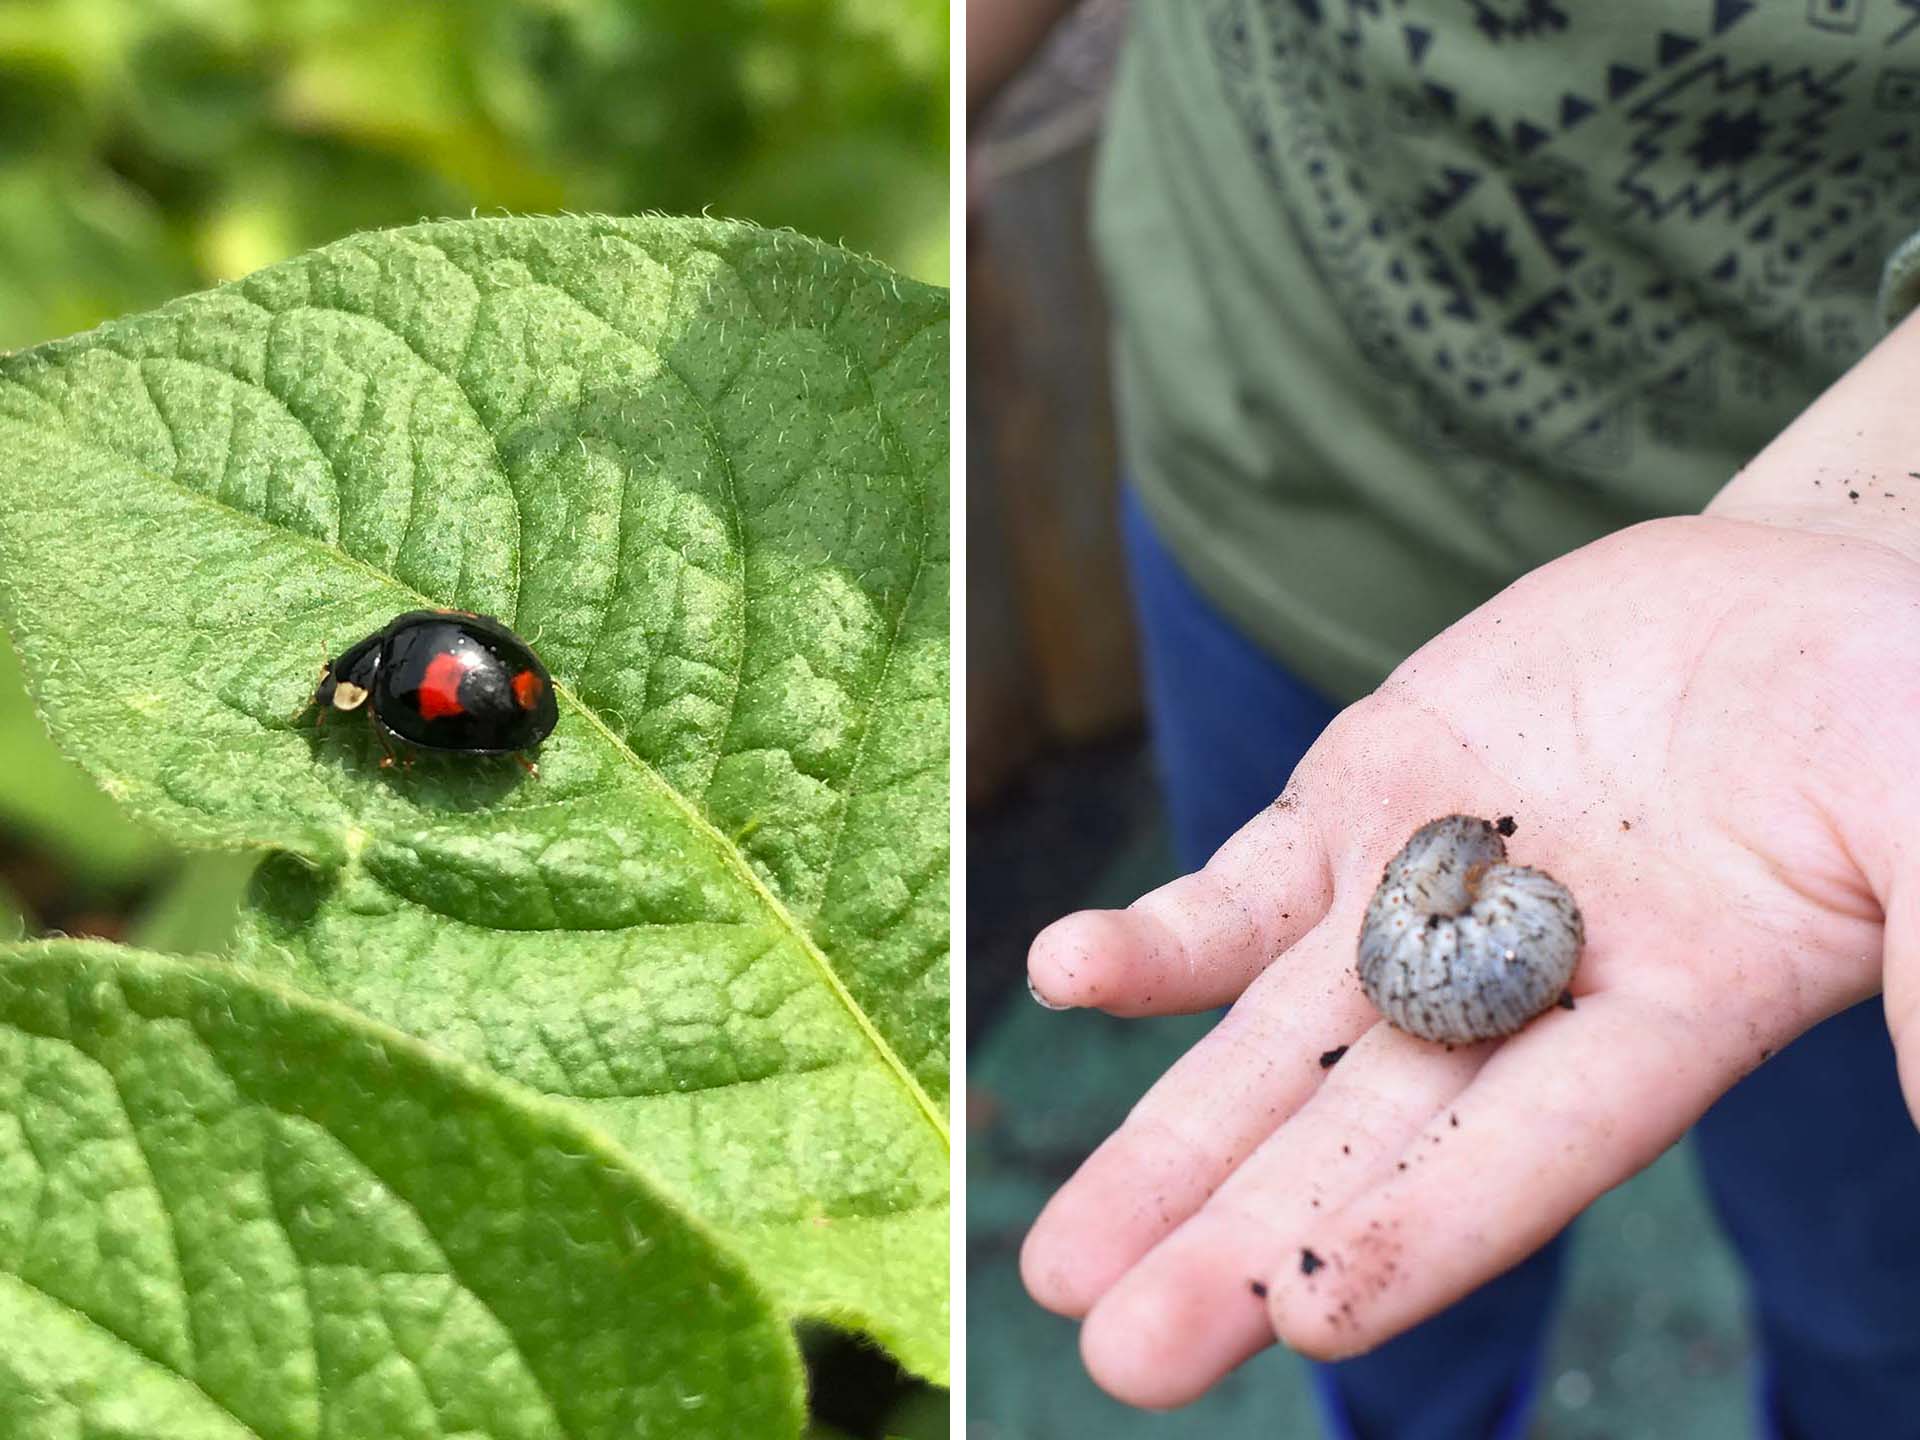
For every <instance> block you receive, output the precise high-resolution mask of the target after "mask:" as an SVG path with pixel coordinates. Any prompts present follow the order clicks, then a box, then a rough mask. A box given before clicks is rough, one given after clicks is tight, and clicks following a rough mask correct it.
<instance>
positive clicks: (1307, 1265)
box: [1300, 1250, 1327, 1275]
mask: <svg viewBox="0 0 1920 1440" xmlns="http://www.w3.org/2000/svg"><path fill="white" fill-rule="evenodd" d="M1326 1263H1327V1262H1326V1261H1324V1260H1322V1259H1321V1258H1320V1257H1319V1256H1318V1255H1316V1254H1314V1253H1313V1251H1311V1250H1302V1251H1301V1252H1300V1273H1301V1274H1302V1275H1311V1274H1312V1273H1313V1272H1314V1271H1316V1270H1318V1269H1319V1268H1320V1267H1321V1266H1322V1265H1324V1264H1326Z"/></svg>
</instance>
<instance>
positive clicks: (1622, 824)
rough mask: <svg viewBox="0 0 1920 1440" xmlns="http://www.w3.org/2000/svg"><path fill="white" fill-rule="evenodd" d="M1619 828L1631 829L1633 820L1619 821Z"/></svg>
mask: <svg viewBox="0 0 1920 1440" xmlns="http://www.w3.org/2000/svg"><path fill="white" fill-rule="evenodd" d="M1620 828H1621V829H1622V830H1631V829H1632V828H1633V822H1632V821H1631V820H1622V821H1621V822H1620Z"/></svg>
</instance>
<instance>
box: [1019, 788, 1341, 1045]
mask: <svg viewBox="0 0 1920 1440" xmlns="http://www.w3.org/2000/svg"><path fill="white" fill-rule="evenodd" d="M1282 798H1283V799H1285V797H1282ZM1331 898H1332V882H1331V879H1330V876H1329V872H1328V866H1327V859H1326V852H1325V851H1324V849H1323V848H1322V847H1321V845H1320V843H1319V841H1318V839H1317V838H1315V836H1314V833H1313V831H1312V828H1311V827H1310V826H1308V825H1305V824H1303V823H1301V821H1300V820H1299V819H1298V813H1297V811H1295V810H1294V809H1293V808H1292V806H1291V805H1288V806H1286V807H1285V808H1282V807H1281V804H1280V802H1275V804H1274V805H1270V806H1268V807H1267V809H1265V810H1263V811H1262V812H1261V813H1260V814H1259V815H1257V816H1255V817H1254V818H1253V819H1252V820H1250V821H1248V822H1247V824H1246V825H1244V826H1242V827H1241V829H1240V831H1239V832H1238V833H1237V834H1236V835H1234V836H1233V838H1232V839H1230V840H1228V841H1227V843H1226V844H1225V845H1223V846H1221V847H1220V849H1219V851H1218V852H1217V853H1216V854H1215V855H1214V857H1213V858H1212V859H1211V860H1209V861H1208V862H1207V863H1206V865H1205V866H1203V867H1202V868H1201V869H1199V870H1196V871H1194V872H1193V874H1191V875H1185V876H1182V877H1181V878H1180V879H1178V880H1175V881H1173V882H1172V883H1171V884H1168V885H1162V886H1161V887H1160V888H1159V889H1158V890H1155V891H1152V892H1151V893H1149V894H1147V895H1144V896H1142V897H1141V898H1140V899H1138V900H1136V901H1134V903H1133V904H1132V905H1130V906H1128V907H1127V908H1126V909H1125V910H1083V911H1081V912H1080V913H1079V914H1077V915H1069V916H1067V917H1066V918H1065V919H1064V920H1058V921H1055V922H1054V923H1053V924H1052V925H1050V926H1048V927H1047V928H1046V929H1045V930H1043V931H1041V932H1040V935H1039V937H1038V938H1037V939H1035V940H1034V942H1033V948H1032V950H1031V951H1030V952H1029V953H1028V957H1027V976H1028V982H1029V984H1031V986H1032V987H1033V991H1034V994H1035V995H1036V996H1038V997H1039V998H1040V999H1042V1000H1043V1001H1044V1002H1045V1003H1047V1004H1050V1005H1056V1006H1095V1007H1097V1008H1099V1009H1102V1010H1108V1011H1111V1012H1112V1013H1114V1014H1116V1015H1174V1014H1190V1013H1192V1012H1193V1011H1196V1010H1209V1009H1212V1008H1214V1007H1215V1006H1218V1005H1225V1004H1228V1003H1230V1002H1231V1001H1232V1000H1233V999H1234V997H1235V996H1237V995H1239V994H1240V992H1241V991H1243V990H1245V989H1246V988H1247V986H1248V984H1250V983H1251V982H1252V980H1253V978H1254V977H1255V976H1256V975H1258V974H1259V973H1260V972H1261V971H1262V970H1264V969H1265V968H1266V966H1267V964H1268V963H1269V962H1270V961H1271V960H1272V959H1273V958H1274V956H1276V955H1278V954H1279V953H1280V952H1281V951H1283V950H1285V949H1287V948H1288V947H1289V946H1291V945H1293V944H1294V943H1295V942H1296V941H1297V940H1299V938H1300V937H1301V936H1302V935H1304V934H1306V933H1307V931H1308V930H1310V929H1312V928H1313V926H1314V924H1315V923H1316V922H1317V921H1318V920H1319V919H1320V917H1321V916H1322V915H1323V914H1325V913H1326V909H1327V905H1328V903H1329V902H1330V900H1331Z"/></svg>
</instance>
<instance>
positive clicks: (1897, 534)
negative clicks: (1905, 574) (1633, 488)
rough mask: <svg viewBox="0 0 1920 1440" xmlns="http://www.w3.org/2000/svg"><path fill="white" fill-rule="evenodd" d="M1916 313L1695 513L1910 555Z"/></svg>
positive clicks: (1919, 337) (1918, 498)
mask: <svg viewBox="0 0 1920 1440" xmlns="http://www.w3.org/2000/svg"><path fill="white" fill-rule="evenodd" d="M1916 373H1920V312H1915V313H1914V314H1910V315H1909V316H1908V317H1907V318H1906V319H1905V320H1904V321H1902V322H1901V323H1900V324H1899V325H1898V326H1896V327H1895V328H1894V329H1893V330H1892V331H1891V332H1889V333H1888V334H1887V336H1886V337H1885V338H1884V339H1882V340H1881V341H1880V343H1879V344H1878V345H1876V346H1874V348H1873V349H1872V350H1870V351H1868V352H1867V354H1866V355H1865V356H1863V357H1862V358H1861V359H1860V360H1859V361H1858V362H1857V363H1856V364H1855V365H1854V366H1853V368H1852V369H1850V370H1848V371H1847V373H1846V374H1844V375H1842V376H1841V377H1840V378H1839V379H1838V380H1836V381H1835V382H1834V383H1833V384H1832V385H1831V386H1830V387H1828V389H1827V390H1826V391H1825V392H1824V393H1823V394H1822V395H1821V396H1820V397H1819V398H1818V399H1817V400H1815V401H1814V402H1813V403H1812V404H1811V405H1809V406H1808V407H1807V408H1806V409H1805V410H1803V411H1802V412H1801V413H1800V415H1799V416H1798V417H1797V418H1796V419H1795V420H1794V421H1793V423H1792V424H1790V425H1789V426H1787V428H1786V429H1785V430H1783V431H1781V432H1780V434H1779V435H1778V436H1776V437H1775V438H1774V440H1773V441H1772V442H1771V443H1770V444H1769V445H1768V446H1767V447H1766V448H1765V449H1764V450H1762V451H1761V452H1760V453H1759V454H1758V455H1756V456H1754V458H1753V459H1752V460H1750V461H1749V462H1748V463H1747V464H1746V465H1745V466H1743V467H1742V468H1741V470H1740V471H1739V473H1738V474H1736V475H1735V476H1734V477H1733V479H1731V480H1730V481H1728V482H1727V484H1726V485H1725V486H1724V487H1723V488H1722V489H1721V490H1720V493H1719V494H1717V495H1715V496H1714V498H1713V499H1712V500H1711V501H1710V502H1708V504H1707V507H1706V510H1705V512H1704V513H1705V514H1707V515H1710V516H1714V517H1716V518H1720V519H1728V520H1746V521H1751V522H1756V523H1761V524H1767V525H1776V526H1785V527H1789V528H1794V529H1800V530H1806V531H1810V532H1814V533H1821V534H1830V535H1841V536H1852V537H1858V538H1862V539H1868V540H1873V541H1875V542H1877V543H1879V544H1882V545H1885V546H1887V547H1888V548H1890V549H1894V550H1897V551H1900V552H1901V553H1903V554H1905V555H1907V556H1909V557H1912V558H1915V559H1920V406H1916V405H1914V404H1913V403H1912V393H1913V388H1914V376H1915V374H1916Z"/></svg>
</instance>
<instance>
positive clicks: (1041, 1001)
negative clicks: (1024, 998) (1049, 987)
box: [1027, 975, 1073, 1010]
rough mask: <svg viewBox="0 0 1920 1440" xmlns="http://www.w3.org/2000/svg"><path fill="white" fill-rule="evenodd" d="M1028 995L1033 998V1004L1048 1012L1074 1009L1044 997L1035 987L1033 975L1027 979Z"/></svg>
mask: <svg viewBox="0 0 1920 1440" xmlns="http://www.w3.org/2000/svg"><path fill="white" fill-rule="evenodd" d="M1027 994H1029V995H1031V996H1032V997H1033V1003H1034V1004H1036V1005H1038V1006H1040V1007H1041V1008H1042V1009H1046V1010H1071V1009H1073V1006H1071V1005H1056V1004H1055V1003H1054V1002H1053V1001H1051V1000H1049V999H1047V997H1046V996H1044V995H1042V994H1041V993H1040V991H1039V989H1038V988H1037V987H1036V986H1035V985H1034V983H1033V977H1032V976H1031V975H1029V976H1028V977H1027Z"/></svg>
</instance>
